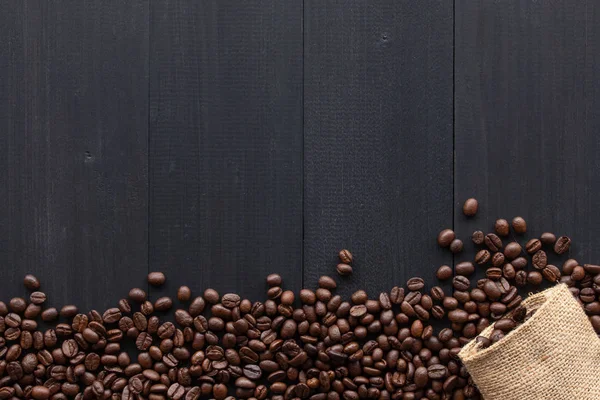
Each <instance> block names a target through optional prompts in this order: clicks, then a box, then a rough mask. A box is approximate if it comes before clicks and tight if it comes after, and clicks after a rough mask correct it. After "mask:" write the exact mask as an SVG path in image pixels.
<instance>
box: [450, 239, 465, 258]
mask: <svg viewBox="0 0 600 400" xmlns="http://www.w3.org/2000/svg"><path fill="white" fill-rule="evenodd" d="M450 251H451V252H452V253H454V254H456V253H460V252H461V251H463V242H462V240H460V239H454V240H453V241H452V242H451V243H450Z"/></svg>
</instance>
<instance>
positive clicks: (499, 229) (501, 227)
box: [494, 219, 510, 236]
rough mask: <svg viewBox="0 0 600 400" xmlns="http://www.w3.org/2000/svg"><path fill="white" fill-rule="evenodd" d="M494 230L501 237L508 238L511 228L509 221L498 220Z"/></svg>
mask: <svg viewBox="0 0 600 400" xmlns="http://www.w3.org/2000/svg"><path fill="white" fill-rule="evenodd" d="M494 230H495V231H496V233H497V234H498V235H500V236H508V233H509V231H510V226H509V225H508V221H507V220H505V219H498V220H496V223H495V224H494Z"/></svg>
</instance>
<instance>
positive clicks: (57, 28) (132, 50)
mask: <svg viewBox="0 0 600 400" xmlns="http://www.w3.org/2000/svg"><path fill="white" fill-rule="evenodd" d="M0 9H1V10H2V11H1V12H0V36H1V37H2V40H1V41H0V76H1V79H0V131H2V134H1V135H0V154H1V155H0V171H2V172H0V174H2V175H1V177H0V179H1V180H2V185H0V198H2V200H3V202H4V206H3V207H2V208H1V209H2V211H0V213H1V215H0V221H1V222H0V237H1V238H2V239H1V240H0V260H1V262H2V266H1V269H0V292H1V293H2V294H3V299H2V300H7V299H8V298H9V296H14V295H24V294H25V289H24V288H23V287H22V284H21V282H22V279H23V276H24V274H25V273H27V272H32V273H34V274H36V275H37V276H38V277H39V278H40V279H41V280H42V285H43V289H44V290H45V291H46V292H47V293H48V296H49V302H50V304H51V305H55V306H58V307H60V306H62V305H63V304H66V303H70V302H73V303H76V304H77V305H79V306H80V307H81V308H82V309H87V308H90V307H99V308H103V307H107V306H109V304H115V302H116V301H117V300H118V298H119V297H121V296H123V295H126V289H127V287H128V286H129V285H131V284H132V282H135V281H136V279H138V278H139V277H140V275H141V276H143V274H144V273H145V271H147V131H148V129H147V126H148V122H147V120H148V117H147V115H148V114H147V110H148V78H147V75H148V68H147V67H148V65H147V62H148V10H147V5H146V2H144V1H127V2H113V3H110V4H109V3H99V2H94V1H85V2H84V1H81V2H80V1H77V2H71V1H53V2H29V1H23V2H8V1H3V2H2V3H0ZM142 283H144V281H142Z"/></svg>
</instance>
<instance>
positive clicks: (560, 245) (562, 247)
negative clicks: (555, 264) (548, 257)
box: [554, 236, 571, 254]
mask: <svg viewBox="0 0 600 400" xmlns="http://www.w3.org/2000/svg"><path fill="white" fill-rule="evenodd" d="M570 247H571V239H570V238H569V237H568V236H561V237H559V238H558V239H556V243H554V252H555V253H556V254H564V253H566V252H567V251H569V248H570Z"/></svg>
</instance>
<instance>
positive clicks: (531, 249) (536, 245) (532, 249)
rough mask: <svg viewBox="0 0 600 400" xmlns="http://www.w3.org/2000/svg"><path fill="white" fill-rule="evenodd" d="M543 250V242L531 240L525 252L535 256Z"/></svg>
mask: <svg viewBox="0 0 600 400" xmlns="http://www.w3.org/2000/svg"><path fill="white" fill-rule="evenodd" d="M541 249H542V242H541V241H540V240H539V239H535V238H534V239H531V240H530V241H528V242H527V244H526V245H525V251H527V253H529V254H534V253H536V252H538V251H539V250H541Z"/></svg>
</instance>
